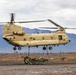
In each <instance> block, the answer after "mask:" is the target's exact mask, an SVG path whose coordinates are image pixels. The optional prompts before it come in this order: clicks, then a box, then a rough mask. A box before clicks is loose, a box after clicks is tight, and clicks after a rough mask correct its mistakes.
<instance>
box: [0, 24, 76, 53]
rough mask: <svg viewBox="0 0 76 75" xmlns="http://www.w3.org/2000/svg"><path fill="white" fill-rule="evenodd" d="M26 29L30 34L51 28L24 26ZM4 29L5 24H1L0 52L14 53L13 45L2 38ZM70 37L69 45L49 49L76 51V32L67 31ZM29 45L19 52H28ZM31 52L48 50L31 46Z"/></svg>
mask: <svg viewBox="0 0 76 75" xmlns="http://www.w3.org/2000/svg"><path fill="white" fill-rule="evenodd" d="M23 29H24V31H25V32H26V33H28V34H31V33H47V32H48V33H49V32H51V31H49V30H39V29H36V28H35V29H29V28H23ZM2 30H3V26H2V25H0V53H13V52H14V51H13V46H12V45H10V44H8V43H7V42H6V41H5V40H3V39H2ZM67 35H68V37H69V38H70V39H71V42H70V43H69V44H67V45H65V46H64V45H60V46H55V47H54V46H53V50H51V51H49V53H51V52H52V53H59V52H76V34H69V33H67ZM27 49H28V48H27V47H23V48H22V50H21V51H18V50H17V51H18V52H19V53H24V52H25V53H27ZM31 53H46V51H43V50H42V47H38V48H35V47H31Z"/></svg>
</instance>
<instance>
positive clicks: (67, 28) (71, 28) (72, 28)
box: [64, 27, 76, 29]
mask: <svg viewBox="0 0 76 75" xmlns="http://www.w3.org/2000/svg"><path fill="white" fill-rule="evenodd" d="M64 29H76V28H67V27H65V28H64Z"/></svg>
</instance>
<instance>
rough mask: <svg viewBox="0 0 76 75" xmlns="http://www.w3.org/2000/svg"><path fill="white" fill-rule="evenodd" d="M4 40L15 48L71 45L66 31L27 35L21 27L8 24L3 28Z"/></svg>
mask: <svg viewBox="0 0 76 75" xmlns="http://www.w3.org/2000/svg"><path fill="white" fill-rule="evenodd" d="M3 38H4V39H7V42H9V43H10V44H12V45H14V46H16V45H17V46H47V45H59V44H67V43H69V39H68V37H67V36H66V33H65V30H61V29H60V30H57V31H56V32H54V33H40V34H26V33H25V32H24V31H23V28H22V27H21V26H18V25H15V24H6V25H4V27H3Z"/></svg>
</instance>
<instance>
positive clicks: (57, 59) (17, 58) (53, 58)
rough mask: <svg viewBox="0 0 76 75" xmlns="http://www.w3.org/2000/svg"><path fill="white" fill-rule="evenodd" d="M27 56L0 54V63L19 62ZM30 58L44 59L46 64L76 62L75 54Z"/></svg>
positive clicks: (43, 55)
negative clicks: (46, 60) (46, 61)
mask: <svg viewBox="0 0 76 75" xmlns="http://www.w3.org/2000/svg"><path fill="white" fill-rule="evenodd" d="M24 56H27V54H0V61H21V62H23V58H22V57H24ZM30 57H31V58H40V57H43V58H46V59H49V61H48V63H51V62H52V63H56V62H57V63H58V62H59V63H60V62H76V53H60V54H48V55H47V54H30Z"/></svg>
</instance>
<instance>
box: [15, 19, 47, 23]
mask: <svg viewBox="0 0 76 75" xmlns="http://www.w3.org/2000/svg"><path fill="white" fill-rule="evenodd" d="M44 21H46V20H37V21H21V22H14V23H33V22H44Z"/></svg>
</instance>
